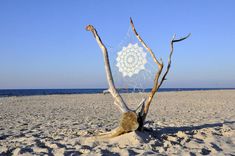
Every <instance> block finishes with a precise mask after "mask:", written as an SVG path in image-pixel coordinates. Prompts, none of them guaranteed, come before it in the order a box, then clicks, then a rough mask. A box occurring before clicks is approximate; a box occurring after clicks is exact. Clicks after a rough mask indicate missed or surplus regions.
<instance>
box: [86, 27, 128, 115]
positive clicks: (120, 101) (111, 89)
mask: <svg viewBox="0 0 235 156" xmlns="http://www.w3.org/2000/svg"><path fill="white" fill-rule="evenodd" d="M86 30H87V31H91V32H92V33H93V35H94V37H95V39H96V41H97V43H98V45H99V47H100V48H101V50H102V52H103V56H104V63H105V71H106V77H107V80H108V84H109V89H108V91H109V92H110V93H111V95H112V96H113V98H114V104H115V105H117V106H118V108H119V109H120V110H121V111H122V112H129V111H130V109H129V108H128V107H127V105H126V104H125V102H124V101H123V99H122V97H121V96H120V94H119V93H118V91H117V90H116V88H115V85H114V81H113V76H112V72H111V69H110V63H109V56H108V52H107V48H106V47H105V45H104V44H103V42H102V41H101V39H100V37H99V35H98V33H97V31H96V29H95V28H94V27H93V26H92V25H88V26H87V27H86Z"/></svg>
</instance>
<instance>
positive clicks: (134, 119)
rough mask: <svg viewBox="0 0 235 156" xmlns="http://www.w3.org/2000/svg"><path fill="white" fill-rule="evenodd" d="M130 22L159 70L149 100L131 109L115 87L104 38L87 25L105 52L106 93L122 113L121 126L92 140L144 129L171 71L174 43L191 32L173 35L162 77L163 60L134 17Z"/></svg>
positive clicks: (143, 100)
mask: <svg viewBox="0 0 235 156" xmlns="http://www.w3.org/2000/svg"><path fill="white" fill-rule="evenodd" d="M130 24H131V27H132V30H133V32H134V33H135V35H136V37H137V39H138V40H139V42H140V43H141V44H142V45H143V47H144V48H145V49H146V50H147V51H148V52H149V53H150V55H151V56H152V58H153V60H154V62H155V63H156V64H157V66H158V71H157V73H156V75H155V79H154V84H153V87H152V90H151V92H150V94H149V96H148V98H147V100H146V99H142V101H141V102H140V103H139V105H138V107H137V108H136V109H135V110H131V109H129V108H128V106H127V104H126V103H125V101H124V100H123V98H122V97H121V95H120V94H119V93H118V91H117V89H116V87H115V84H114V81H113V76H112V72H111V68H110V63H109V56H108V51H107V48H106V47H105V45H104V44H103V42H102V40H101V39H100V37H99V35H98V33H97V31H96V29H95V28H94V27H93V26H92V25H88V26H87V27H86V30H87V31H91V32H92V33H93V35H94V37H95V39H96V41H97V43H98V45H99V47H100V48H101V50H102V52H103V57H104V64H105V71H106V77H107V81H108V85H109V88H108V90H105V91H104V93H107V92H109V93H110V94H111V95H112V97H113V99H114V104H115V105H116V106H117V107H118V108H119V110H120V111H121V113H122V116H121V119H120V122H119V126H118V127H117V128H115V129H114V130H112V131H111V132H108V133H103V134H100V135H98V136H95V137H91V138H90V139H91V140H102V139H107V138H112V137H115V136H118V135H121V134H123V133H127V132H130V131H135V130H137V129H138V130H143V128H144V123H145V119H146V116H147V114H148V111H149V106H150V104H151V102H152V99H153V97H154V95H155V93H156V92H157V91H158V89H159V88H160V87H161V85H162V83H163V81H164V80H166V76H167V74H168V72H169V69H170V66H171V57H172V54H173V50H174V43H176V42H180V41H183V40H185V39H186V38H188V37H189V36H190V34H189V35H187V36H186V37H183V38H180V39H175V35H174V36H173V38H172V40H171V42H170V47H171V51H170V55H169V58H168V65H167V68H166V71H165V73H164V74H163V76H162V77H161V79H160V76H161V74H162V70H163V62H162V61H161V59H160V60H158V59H157V58H156V56H155V55H154V53H153V51H152V50H151V49H150V48H149V47H148V46H147V44H146V43H145V42H144V41H143V39H142V38H141V37H140V35H139V34H138V33H137V31H136V29H135V26H134V23H133V21H132V19H130ZM159 79H160V80H159ZM140 107H141V110H140V112H139V113H137V111H138V109H139V108H140Z"/></svg>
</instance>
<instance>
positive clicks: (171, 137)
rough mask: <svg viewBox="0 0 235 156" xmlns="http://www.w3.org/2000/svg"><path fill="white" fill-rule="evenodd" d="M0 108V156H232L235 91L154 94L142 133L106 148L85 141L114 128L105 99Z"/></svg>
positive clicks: (54, 99) (29, 100)
mask: <svg viewBox="0 0 235 156" xmlns="http://www.w3.org/2000/svg"><path fill="white" fill-rule="evenodd" d="M123 96H124V98H126V99H127V103H128V105H129V106H130V107H131V108H135V107H136V106H137V105H138V102H137V101H141V96H136V95H135V94H128V95H127V94H125V95H123ZM0 108H1V109H0V155H55V156H59V155H82V154H84V155H157V154H161V155H192V156H194V155H235V90H217V91H187V92H161V93H158V94H157V96H156V97H155V98H154V100H153V103H152V105H151V110H150V112H149V114H148V118H147V121H148V122H147V123H146V128H147V130H146V131H144V132H131V133H127V134H124V135H121V136H119V137H116V138H113V139H109V140H107V141H105V142H90V143H85V142H84V138H86V137H88V136H93V135H95V134H98V133H100V132H105V131H110V130H111V129H113V128H115V127H116V126H117V125H118V120H119V117H120V112H119V111H118V109H117V108H116V106H115V105H114V104H113V99H112V97H111V96H110V95H103V94H80V95H78V94H77V95H45V96H23V97H1V98H0Z"/></svg>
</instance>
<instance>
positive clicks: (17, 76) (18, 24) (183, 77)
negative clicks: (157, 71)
mask: <svg viewBox="0 0 235 156" xmlns="http://www.w3.org/2000/svg"><path fill="white" fill-rule="evenodd" d="M234 6H235V1H234V0H224V1H222V0H217V1H214V0H190V1H188V0H178V1H172V0H148V1H144V0H142V1H141V0H139V1H133V0H128V1H127V0H119V1H109V0H103V1H98V0H93V1H91V0H83V1H82V0H70V1H65V0H50V1H48V0H40V1H32V0H21V1H17V0H15V1H14V0H1V1H0V89H36V88H105V87H107V81H106V75H105V70H104V62H103V56H102V53H101V50H100V49H99V47H98V45H97V43H96V41H95V39H94V37H93V35H92V34H91V33H90V32H87V31H86V30H85V26H86V25H88V24H92V25H93V26H94V27H95V28H96V29H97V31H98V32H99V35H100V37H101V38H102V40H103V42H104V44H105V45H107V46H109V47H114V49H115V47H116V46H117V45H118V44H119V43H120V42H121V41H122V40H123V38H124V37H125V35H126V33H127V31H128V28H129V27H130V23H129V18H130V17H132V19H133V21H134V23H135V27H136V29H137V31H138V32H139V34H140V35H141V36H142V38H143V39H144V40H145V42H146V43H147V44H148V45H149V47H151V49H152V50H153V51H154V53H155V54H156V56H157V57H158V58H162V59H163V61H164V62H167V56H168V54H169V50H170V47H169V42H170V40H171V38H172V35H173V34H174V33H176V35H177V36H178V37H182V36H185V35H187V34H188V33H189V32H190V33H191V34H192V35H191V36H190V38H188V39H187V40H185V41H183V42H180V43H176V44H175V51H174V55H173V58H172V67H171V70H170V73H169V74H168V77H167V81H166V82H165V84H164V86H163V87H168V88H175V87H177V88H191V87H193V88H208V87H212V88H218V87H229V88H234V87H235V46H234V44H235V18H234V17H235V9H234Z"/></svg>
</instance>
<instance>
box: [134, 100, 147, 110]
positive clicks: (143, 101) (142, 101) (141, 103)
mask: <svg viewBox="0 0 235 156" xmlns="http://www.w3.org/2000/svg"><path fill="white" fill-rule="evenodd" d="M145 101H146V98H143V99H142V100H141V102H140V104H139V105H138V106H137V108H136V109H135V110H134V111H135V112H136V111H137V110H138V109H139V108H140V107H141V106H142V105H143V104H144V103H145Z"/></svg>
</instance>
